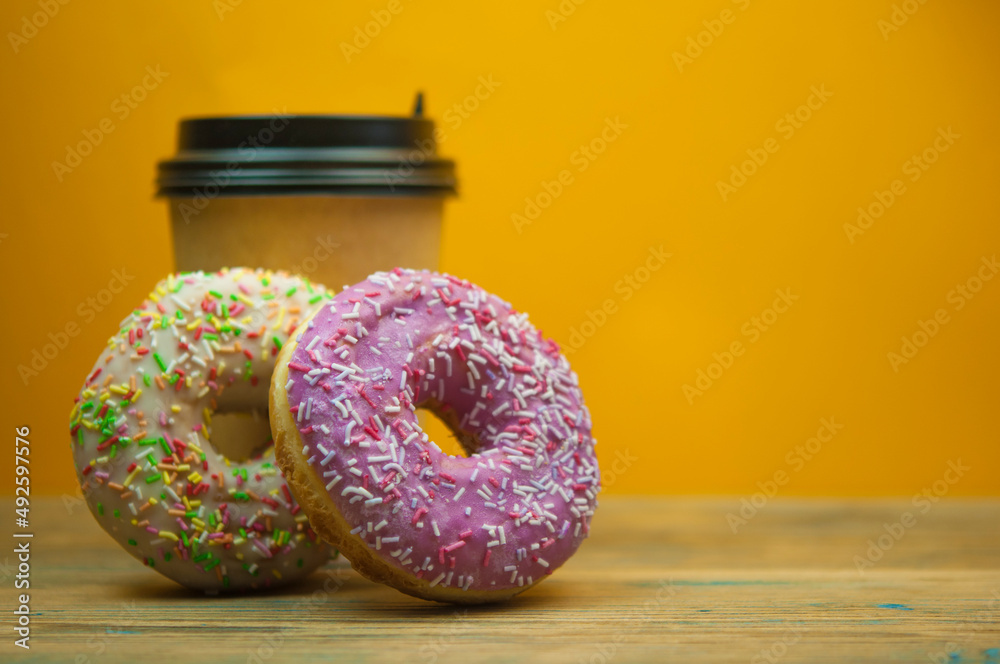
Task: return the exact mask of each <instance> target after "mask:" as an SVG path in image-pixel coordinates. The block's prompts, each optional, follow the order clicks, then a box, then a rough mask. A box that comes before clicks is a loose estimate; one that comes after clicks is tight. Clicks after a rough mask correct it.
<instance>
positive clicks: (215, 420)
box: [211, 408, 271, 461]
mask: <svg viewBox="0 0 1000 664" xmlns="http://www.w3.org/2000/svg"><path fill="white" fill-rule="evenodd" d="M211 431H212V437H211V443H212V446H213V447H214V448H215V450H216V451H217V452H218V453H219V454H221V455H222V456H224V457H226V458H227V459H229V460H230V461H246V460H247V459H250V458H252V457H254V456H256V455H257V454H259V453H261V452H263V451H264V450H265V449H267V446H268V445H270V444H271V425H270V423H269V422H268V419H267V408H264V409H263V410H262V409H260V408H254V409H251V410H249V411H225V412H216V413H214V414H213V415H212V429H211Z"/></svg>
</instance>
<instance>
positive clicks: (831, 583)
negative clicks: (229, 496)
mask: <svg viewBox="0 0 1000 664" xmlns="http://www.w3.org/2000/svg"><path fill="white" fill-rule="evenodd" d="M3 505H4V507H5V508H6V512H7V513H8V514H10V513H12V512H13V506H12V505H11V502H10V501H9V500H7V501H4V502H3ZM736 509H738V502H737V501H736V500H734V499H711V500H709V499H679V498H641V499H637V498H628V499H626V498H614V497H606V498H603V499H602V501H601V506H600V508H599V509H598V511H597V515H596V516H595V519H594V528H593V534H592V536H591V538H590V539H589V540H588V541H586V542H585V543H584V545H583V547H582V548H581V549H580V551H579V553H577V555H576V556H575V557H574V558H573V559H572V560H571V561H570V562H569V563H567V564H566V565H565V566H564V567H563V568H562V569H560V570H558V571H557V572H556V573H555V574H554V575H553V576H552V578H550V579H549V580H547V581H545V582H544V583H542V584H541V585H539V586H538V587H536V588H535V589H533V590H530V591H528V592H527V593H525V594H524V595H521V596H520V597H519V598H517V599H515V600H513V601H512V602H510V603H508V604H505V605H494V606H487V607H474V608H456V607H452V606H443V605H438V604H432V603H428V602H422V601H420V600H417V599H413V598H410V597H407V596H405V595H402V594H400V593H398V592H396V591H394V590H392V589H390V588H386V587H382V586H379V585H375V584H373V583H370V582H369V581H367V580H365V579H364V578H361V577H360V576H358V575H357V574H356V573H355V572H354V571H353V570H350V568H349V567H346V566H345V565H344V564H343V563H340V562H335V563H332V564H331V565H330V566H329V567H328V568H327V569H325V570H323V571H321V572H317V573H316V574H314V575H313V576H312V577H310V578H309V579H308V580H307V581H305V582H303V583H301V584H300V585H297V586H295V587H292V588H288V589H284V590H280V591H275V592H271V593H266V594H254V595H243V596H222V597H206V596H204V595H199V594H196V593H192V592H189V591H186V590H184V589H182V588H180V587H179V586H176V585H174V584H173V583H172V582H171V581H168V580H167V579H165V578H163V577H160V576H159V575H158V574H156V573H155V572H153V571H151V570H148V569H146V568H145V567H143V566H142V565H141V564H140V563H138V562H136V561H135V560H133V559H132V558H131V557H130V556H128V555H126V554H125V553H124V552H123V551H121V550H120V549H118V547H117V545H116V544H115V543H114V542H112V540H111V539H110V538H109V537H108V536H107V535H105V534H104V532H103V531H101V530H100V528H99V527H98V526H97V524H96V523H95V522H94V520H93V519H92V518H91V516H90V515H89V513H88V512H87V510H86V508H85V507H84V506H82V504H81V503H79V502H75V501H72V500H69V501H65V500H58V499H45V500H42V499H35V500H34V501H33V502H32V509H31V518H32V521H31V528H30V530H32V531H33V532H34V533H35V536H34V539H33V540H32V544H31V549H32V557H31V590H30V593H31V604H30V606H31V611H32V614H31V626H32V633H31V640H30V643H31V650H30V651H24V650H23V649H21V648H17V647H15V646H14V644H13V641H14V639H15V638H16V637H15V636H14V635H13V632H12V630H11V617H12V611H13V609H14V608H15V604H14V603H15V597H16V593H17V592H20V591H15V590H14V589H13V580H14V579H13V576H14V574H15V573H16V569H15V568H16V565H17V561H16V559H15V556H14V555H13V554H11V553H10V552H11V551H12V549H13V545H12V544H11V545H8V546H4V548H3V551H4V552H5V553H0V560H3V566H2V567H0V577H2V580H3V587H4V589H5V591H4V593H3V596H4V598H5V600H4V605H3V607H2V615H3V616H4V621H5V628H4V630H3V633H4V634H5V635H6V636H5V638H4V643H3V644H2V645H0V661H3V662H15V661H40V662H48V661H51V662H78V663H79V664H87V663H97V662H140V663H141V664H146V663H149V662H159V661H167V662H201V661H213V662H241V663H242V662H259V663H264V662H293V661H294V662H313V661H337V662H347V661H378V662H427V663H433V662H463V663H465V662H478V661H487V662H506V661H518V662H555V663H559V662H567V663H572V664H577V663H591V662H593V663H598V664H599V663H604V662H612V661H613V662H634V661H641V662H674V661H678V662H702V661H706V662H709V661H710V662H722V661H725V662H750V663H755V662H769V663H773V662H816V661H823V662H849V661H865V662H868V661H870V662H889V661H912V662H956V663H957V662H961V663H966V662H992V663H993V664H1000V501H997V500H992V501H986V500H950V499H946V500H942V501H940V502H939V503H937V504H934V505H932V506H931V507H930V509H929V510H928V511H927V512H926V513H921V510H920V508H916V507H914V505H913V504H912V503H911V502H910V501H909V500H851V501H846V500H838V501H831V500H778V499H773V500H771V501H770V502H769V503H767V504H766V505H764V506H763V508H761V509H760V510H759V511H758V513H757V514H756V515H753V516H752V517H751V518H750V519H749V520H748V521H747V523H745V524H743V525H741V526H740V527H738V532H736V533H734V532H733V529H732V527H731V525H730V523H729V522H728V520H727V516H726V515H727V513H730V512H733V513H735V510H736ZM906 512H909V513H911V514H912V515H913V517H914V519H915V523H914V522H909V521H908V524H909V527H907V526H904V525H902V524H901V523H900V525H899V526H898V527H893V524H897V523H899V522H900V519H901V517H902V515H903V514H904V513H906ZM12 518H13V517H12ZM885 524H888V525H889V529H888V530H887V529H886V525H885ZM889 531H892V533H894V534H892V533H890V532H889ZM880 536H882V538H881V546H880V543H879V541H878V540H879V537H880ZM869 540H872V544H871V547H870V544H869ZM9 541H14V540H13V538H11V539H10V540H9ZM870 548H871V551H870V552H869V549H870ZM859 561H862V563H861V564H860V565H859ZM869 563H870V564H869Z"/></svg>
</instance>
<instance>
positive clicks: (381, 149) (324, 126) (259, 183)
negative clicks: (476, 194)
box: [156, 95, 456, 198]
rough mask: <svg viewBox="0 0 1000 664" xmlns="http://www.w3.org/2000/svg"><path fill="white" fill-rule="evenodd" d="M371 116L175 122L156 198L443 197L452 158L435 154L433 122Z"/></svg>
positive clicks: (451, 183) (451, 186) (450, 187)
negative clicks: (176, 126) (174, 134)
mask: <svg viewBox="0 0 1000 664" xmlns="http://www.w3.org/2000/svg"><path fill="white" fill-rule="evenodd" d="M422 107H423V100H422V98H421V97H420V96H419V95H418V97H417V103H416V107H415V109H414V115H413V116H412V117H391V116H374V115H284V114H281V113H275V114H274V115H242V116H228V117H212V118H189V119H186V120H181V122H180V126H179V130H178V136H177V154H176V155H175V156H174V157H173V158H172V159H168V160H165V161H161V162H160V163H159V166H158V170H159V177H158V178H157V181H156V183H157V195H158V196H175V197H187V196H196V195H202V196H207V197H209V198H215V197H217V196H261V195H264V196H282V195H309V194H327V195H369V196H428V195H430V196H446V195H451V194H454V193H455V191H456V179H455V163H454V162H453V161H451V160H449V159H441V158H439V157H438V156H437V142H436V140H435V137H434V131H435V130H434V122H433V120H427V119H424V118H423V117H422V110H423V108H422Z"/></svg>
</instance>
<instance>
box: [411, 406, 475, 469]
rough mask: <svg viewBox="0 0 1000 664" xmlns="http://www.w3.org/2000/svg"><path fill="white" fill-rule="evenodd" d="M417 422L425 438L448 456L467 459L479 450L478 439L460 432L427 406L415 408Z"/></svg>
mask: <svg viewBox="0 0 1000 664" xmlns="http://www.w3.org/2000/svg"><path fill="white" fill-rule="evenodd" d="M417 422H418V423H419V424H420V428H421V429H423V430H424V433H425V434H427V437H428V438H429V439H430V440H431V441H433V442H434V444H435V445H437V446H438V447H440V448H441V451H442V452H444V453H445V454H447V455H449V456H454V457H467V456H469V455H470V454H474V453H475V452H476V451H477V450H478V449H479V439H478V438H476V436H474V435H473V434H470V433H468V432H466V431H462V430H461V429H459V428H458V426H457V424H454V423H453V422H452V421H451V420H450V418H447V417H442V415H441V413H440V412H439V411H438V410H437V409H435V408H434V407H433V406H431V405H429V404H424V405H423V406H420V407H418V408H417Z"/></svg>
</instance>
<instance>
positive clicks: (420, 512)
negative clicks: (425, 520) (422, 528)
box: [411, 507, 427, 526]
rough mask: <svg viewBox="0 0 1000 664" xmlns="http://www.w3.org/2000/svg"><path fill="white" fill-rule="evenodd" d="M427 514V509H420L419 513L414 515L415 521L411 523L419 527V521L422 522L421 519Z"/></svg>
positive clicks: (418, 509)
mask: <svg viewBox="0 0 1000 664" xmlns="http://www.w3.org/2000/svg"><path fill="white" fill-rule="evenodd" d="M425 514H427V508H426V507H418V508H417V511H416V512H414V513H413V521H412V522H411V523H413V525H414V526H415V525H417V521H420V517H422V516H423V515H425Z"/></svg>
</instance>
